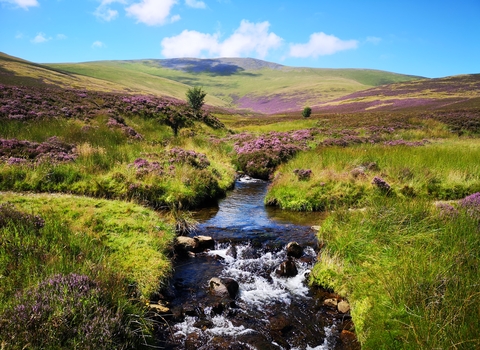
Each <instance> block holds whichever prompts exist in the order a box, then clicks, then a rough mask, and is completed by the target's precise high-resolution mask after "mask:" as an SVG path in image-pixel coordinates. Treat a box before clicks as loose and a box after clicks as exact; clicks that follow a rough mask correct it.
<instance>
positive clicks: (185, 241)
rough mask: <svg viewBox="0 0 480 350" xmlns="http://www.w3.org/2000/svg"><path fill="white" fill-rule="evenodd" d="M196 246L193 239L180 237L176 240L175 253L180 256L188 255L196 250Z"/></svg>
mask: <svg viewBox="0 0 480 350" xmlns="http://www.w3.org/2000/svg"><path fill="white" fill-rule="evenodd" d="M196 244H197V243H196V242H195V240H194V239H193V238H192V237H185V236H178V237H177V238H176V239H175V251H176V252H177V253H179V254H182V255H187V254H188V252H193V251H194V250H195V247H196Z"/></svg>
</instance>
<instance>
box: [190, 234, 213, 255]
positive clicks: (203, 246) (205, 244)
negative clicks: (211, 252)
mask: <svg viewBox="0 0 480 350" xmlns="http://www.w3.org/2000/svg"><path fill="white" fill-rule="evenodd" d="M193 239H194V240H195V242H196V246H195V253H200V252H203V251H205V250H207V249H213V248H215V241H214V240H213V238H212V237H209V236H195V237H193Z"/></svg>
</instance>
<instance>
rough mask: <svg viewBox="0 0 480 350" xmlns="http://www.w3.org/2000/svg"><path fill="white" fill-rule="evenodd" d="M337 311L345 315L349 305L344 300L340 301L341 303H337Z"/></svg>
mask: <svg viewBox="0 0 480 350" xmlns="http://www.w3.org/2000/svg"><path fill="white" fill-rule="evenodd" d="M337 309H338V311H339V312H341V313H342V314H346V313H347V312H349V311H350V304H349V303H348V302H346V301H345V300H342V301H341V302H339V303H338V305H337Z"/></svg>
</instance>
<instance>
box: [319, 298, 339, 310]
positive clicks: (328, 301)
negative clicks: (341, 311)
mask: <svg viewBox="0 0 480 350" xmlns="http://www.w3.org/2000/svg"><path fill="white" fill-rule="evenodd" d="M323 305H325V306H328V307H332V308H336V307H337V305H338V301H337V299H334V298H330V299H325V300H324V301H323Z"/></svg>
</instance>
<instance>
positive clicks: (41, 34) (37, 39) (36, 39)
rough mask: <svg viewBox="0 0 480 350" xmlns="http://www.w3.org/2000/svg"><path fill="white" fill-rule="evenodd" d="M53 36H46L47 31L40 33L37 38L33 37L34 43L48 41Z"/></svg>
mask: <svg viewBox="0 0 480 350" xmlns="http://www.w3.org/2000/svg"><path fill="white" fill-rule="evenodd" d="M51 39H52V38H47V37H46V36H45V33H38V34H37V36H36V37H35V38H33V39H32V43H34V44H41V43H44V42H47V41H49V40H51Z"/></svg>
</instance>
